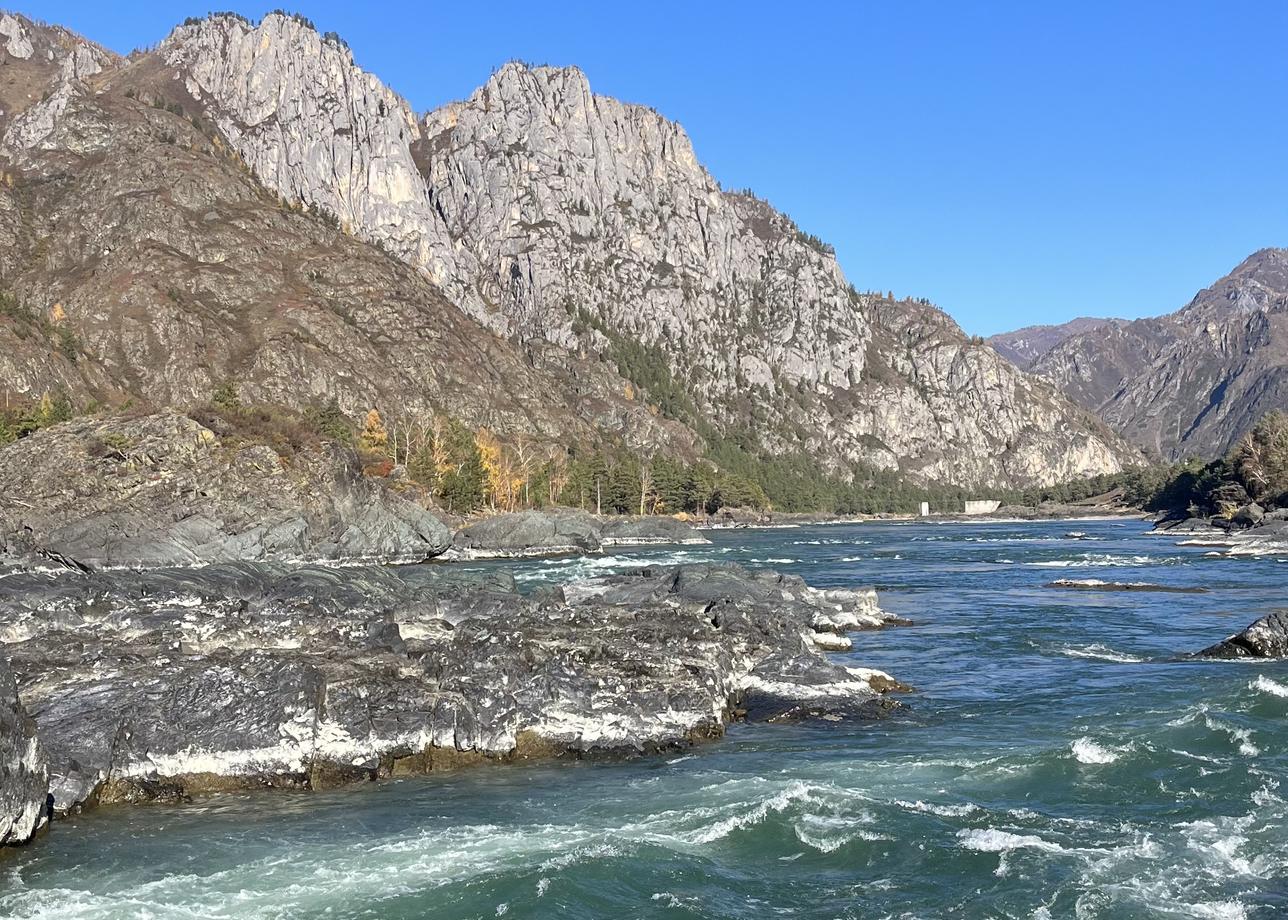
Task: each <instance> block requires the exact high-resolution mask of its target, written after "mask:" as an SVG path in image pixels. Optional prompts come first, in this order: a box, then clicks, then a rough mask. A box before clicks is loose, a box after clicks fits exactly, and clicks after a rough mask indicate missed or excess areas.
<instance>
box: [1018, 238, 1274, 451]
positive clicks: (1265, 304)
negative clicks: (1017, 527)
mask: <svg viewBox="0 0 1288 920" xmlns="http://www.w3.org/2000/svg"><path fill="white" fill-rule="evenodd" d="M1030 366H1031V368H1032V369H1033V371H1035V372H1036V373H1038V374H1040V375H1041V376H1043V377H1045V378H1047V379H1048V380H1050V381H1051V382H1052V383H1053V384H1055V386H1056V387H1057V388H1059V389H1060V390H1061V392H1063V393H1065V394H1067V395H1068V396H1070V397H1071V398H1073V399H1074V400H1076V401H1078V402H1079V403H1081V404H1082V405H1084V406H1086V407H1087V408H1089V409H1091V410H1093V411H1095V412H1096V413H1098V414H1099V415H1100V416H1101V417H1102V418H1103V419H1104V420H1105V421H1106V422H1108V423H1109V425H1110V426H1111V427H1113V428H1114V429H1116V430H1117V431H1118V432H1119V433H1121V434H1122V435H1124V436H1125V437H1126V438H1128V439H1129V440H1131V441H1132V442H1134V443H1136V444H1137V445H1139V446H1140V447H1142V448H1144V449H1145V450H1147V451H1149V452H1151V453H1154V454H1158V455H1161V456H1162V457H1164V458H1166V459H1170V460H1177V459H1182V458H1184V457H1187V456H1198V457H1202V458H1205V459H1212V458H1215V457H1219V456H1221V455H1223V454H1224V453H1225V452H1226V451H1228V450H1229V449H1230V448H1231V447H1232V446H1233V445H1234V444H1235V442H1237V441H1238V439H1239V438H1240V437H1241V436H1242V435H1243V434H1244V433H1245V432H1247V431H1248V430H1250V429H1251V428H1252V426H1253V425H1254V424H1256V422H1257V420H1258V419H1260V418H1261V417H1262V416H1263V415H1264V414H1265V413H1266V412H1268V411H1270V410H1271V409H1276V408H1281V407H1282V406H1283V405H1284V404H1285V400H1288V249H1263V250H1261V251H1260V252H1256V253H1253V254H1252V255H1251V256H1249V257H1248V258H1247V259H1245V260H1244V261H1243V262H1242V263H1241V264H1240V265H1238V266H1237V267H1236V268H1235V269H1234V270H1233V271H1232V272H1230V274H1228V275H1226V276H1225V277H1224V278H1222V279H1221V280H1219V281H1217V282H1216V283H1215V284H1214V285H1212V286H1211V287H1209V288H1206V289H1204V290H1202V291H1200V292H1199V293H1198V294H1196V295H1195V297H1194V299H1193V300H1192V301H1191V302H1190V304H1189V305H1188V306H1186V307H1185V308H1184V309H1182V310H1179V311H1177V312H1176V313H1172V314H1169V315H1167V316H1162V317H1151V318H1148V319H1141V320H1135V321H1133V322H1127V321H1125V320H1110V321H1107V322H1106V323H1105V324H1103V325H1102V326H1100V327H1097V328H1096V329H1094V331H1090V332H1083V333H1081V334H1077V335H1073V336H1068V337H1065V338H1063V339H1062V340H1061V341H1060V342H1058V343H1057V344H1055V345H1054V347H1052V348H1050V349H1049V350H1048V351H1046V352H1045V353H1043V354H1041V355H1039V356H1038V357H1036V359H1034V360H1032V361H1031V363H1030Z"/></svg>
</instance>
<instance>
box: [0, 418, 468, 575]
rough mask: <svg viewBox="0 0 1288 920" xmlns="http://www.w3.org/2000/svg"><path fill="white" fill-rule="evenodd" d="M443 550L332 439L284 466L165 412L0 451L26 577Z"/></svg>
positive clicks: (1, 502) (443, 544)
mask: <svg viewBox="0 0 1288 920" xmlns="http://www.w3.org/2000/svg"><path fill="white" fill-rule="evenodd" d="M450 542H451V533H450V532H449V531H448V529H447V528H446V527H445V526H444V525H443V524H442V522H440V521H439V520H438V518H436V517H435V516H434V515H433V514H431V513H430V512H429V511H428V510H427V509H426V508H424V507H422V506H420V505H419V504H417V503H416V502H414V501H411V500H409V499H407V498H405V497H403V496H401V495H399V494H398V493H397V492H395V491H394V490H393V489H390V488H387V487H386V486H385V484H384V483H383V482H381V481H378V480H376V479H373V478H371V477H368V476H364V475H363V474H362V469H361V465H360V464H359V462H358V457H357V455H356V454H355V453H354V452H353V451H352V450H351V449H349V448H347V447H344V446H342V445H340V444H338V443H336V442H335V441H331V440H326V439H318V440H316V441H314V442H312V443H308V444H303V445H300V446H299V447H298V449H295V450H294V451H293V452H292V453H291V455H290V456H283V455H282V454H281V453H279V452H277V451H276V450H274V449H273V448H272V447H269V446H267V445H265V444H263V443H254V442H251V441H247V440H245V439H243V438H241V437H239V436H238V435H237V433H236V432H225V433H220V432H217V431H215V430H214V429H212V428H210V427H207V426H205V425H203V424H201V423H199V422H197V421H195V420H194V419H192V418H190V417H188V416H186V415H183V414H181V413H178V412H174V411H170V410H164V411H161V412H157V413H154V414H150V415H140V416H123V415H105V416H87V417H85V418H81V419H75V420H73V421H69V422H64V423H63V424H60V425H55V426H54V427H52V428H48V429H45V430H43V431H38V432H36V433H34V434H32V435H31V436H29V437H25V438H22V439H20V440H18V441H16V442H15V443H13V444H10V445H9V446H7V447H5V448H4V449H3V450H0V560H3V559H5V558H6V557H8V559H9V560H10V561H11V562H14V563H19V564H25V565H28V566H32V565H49V564H56V565H62V566H66V567H70V568H77V569H82V570H90V569H106V568H119V567H141V566H175V565H193V564H204V563H216V562H234V561H243V560H250V561H261V562H263V561H287V560H290V561H310V560H311V561H345V562H352V561H362V560H370V561H379V562H418V561H421V560H424V559H427V558H429V557H432V556H436V555H438V554H439V553H441V552H443V550H445V549H446V548H447V546H448V545H449V543H450Z"/></svg>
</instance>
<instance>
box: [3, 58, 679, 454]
mask: <svg viewBox="0 0 1288 920" xmlns="http://www.w3.org/2000/svg"><path fill="white" fill-rule="evenodd" d="M59 87H60V88H59V89H58V90H57V91H56V92H54V93H53V94H52V95H49V96H48V97H47V98H46V99H45V100H44V101H43V102H37V103H35V104H34V105H32V106H30V107H29V108H28V109H26V110H25V111H23V112H22V113H20V114H19V115H17V116H16V117H15V118H14V119H13V120H12V122H11V124H10V125H9V127H8V130H7V131H6V132H5V134H4V135H3V138H2V139H0V156H3V160H4V162H3V166H4V168H5V174H6V175H7V176H8V177H9V180H10V181H7V182H3V181H0V289H2V291H0V293H3V295H5V296H4V298H3V303H0V390H3V391H4V393H5V394H6V398H14V397H24V396H27V397H30V396H37V397H38V396H39V395H40V394H41V393H42V392H44V391H47V390H50V389H53V388H61V389H63V390H65V391H66V392H67V393H68V394H69V395H70V396H71V397H72V398H73V399H74V400H75V401H76V402H77V403H79V404H85V403H87V402H90V401H92V400H98V401H100V402H106V401H111V402H120V401H122V400H125V399H128V398H131V397H132V398H135V399H136V400H142V401H144V402H146V403H150V404H152V405H156V406H167V405H168V406H177V407H181V408H182V407H190V406H192V405H195V404H198V403H201V402H204V401H206V400H207V399H209V398H210V395H211V393H213V392H214V390H215V389H216V388H217V387H218V386H219V385H220V384H221V383H223V382H227V381H231V382H234V383H235V384H236V385H237V388H238V390H239V392H240V394H241V397H242V399H243V400H246V401H248V402H267V403H279V404H284V405H288V406H294V407H297V408H303V407H307V406H309V405H316V404H319V403H324V402H326V401H328V400H330V399H336V400H337V401H338V402H339V404H340V406H341V408H343V409H344V410H345V411H346V412H348V413H349V414H350V415H351V416H358V415H359V414H360V413H365V412H366V411H367V409H368V408H370V407H371V406H380V407H381V408H382V410H385V411H386V413H387V414H388V415H389V416H391V417H392V419H395V420H397V419H403V420H406V419H408V418H409V417H412V416H416V415H419V414H422V413H425V412H428V411H430V410H431V409H438V410H444V411H446V412H448V413H450V414H451V415H453V416H455V417H457V418H459V419H461V420H462V421H464V422H465V423H466V424H468V425H471V426H474V425H483V424H486V425H491V426H493V427H495V428H497V429H498V430H500V431H503V432H505V433H507V434H508V435H511V436H514V435H519V434H526V435H528V436H531V437H535V438H539V439H542V440H547V441H555V440H558V441H561V442H563V443H566V444H569V445H591V444H597V443H600V442H604V441H609V442H612V441H618V442H620V441H622V440H623V439H624V440H625V441H626V442H627V443H628V445H629V446H631V447H633V448H638V449H648V450H657V451H664V452H667V453H671V454H675V455H678V456H692V455H693V453H694V451H695V447H694V443H695V439H694V435H693V434H692V432H690V431H688V430H687V429H685V428H684V427H683V426H682V425H679V424H677V423H673V422H668V421H667V420H665V419H659V418H657V417H656V416H655V415H653V414H652V413H651V412H649V411H648V408H647V407H646V406H645V405H643V404H642V403H641V402H640V401H639V400H637V399H633V398H629V397H628V395H627V390H628V387H627V385H626V383H625V381H623V380H622V379H621V378H620V377H619V376H618V375H617V374H616V373H614V372H613V371H612V369H611V368H609V367H607V366H605V365H603V364H602V363H599V362H596V361H593V360H588V359H584V358H580V357H578V356H576V355H573V354H570V353H569V352H567V351H565V350H563V349H558V348H556V347H554V346H542V347H534V348H529V349H526V350H524V349H521V348H520V347H518V346H517V345H516V344H515V343H513V342H511V341H509V340H506V339H503V338H500V337H498V336H496V335H494V334H492V333H490V332H488V331H487V330H485V329H484V328H482V327H481V326H480V325H479V324H478V323H476V322H475V321H473V320H472V319H470V318H469V317H468V316H466V315H465V314H464V313H462V312H461V311H460V310H458V309H457V308H456V307H455V306H454V305H453V304H451V303H450V302H449V301H448V300H447V299H446V298H445V297H444V296H443V293H442V291H441V290H440V289H439V288H438V287H437V286H435V285H434V284H432V283H431V282H430V281H429V280H427V279H426V278H425V277H424V276H423V275H422V274H421V273H419V272H417V271H416V270H415V269H413V268H411V267H410V266H408V265H406V264H405V263H403V262H402V261H400V260H398V259H395V258H393V257H391V256H389V255H387V254H386V253H383V252H381V251H380V250H379V249H377V248H375V247H374V246H372V245H369V244H367V243H364V242H362V241H361V240H359V239H356V238H354V237H353V236H351V235H349V234H347V233H345V232H344V228H343V227H339V226H336V225H335V221H334V220H331V219H329V218H323V217H322V216H320V215H318V214H310V213H304V212H302V211H301V210H300V209H299V208H298V207H295V206H292V205H290V204H289V203H284V202H282V201H280V200H279V198H278V196H277V195H276V194H273V193H271V192H269V191H268V190H267V189H266V188H265V187H264V186H263V185H262V184H261V183H260V182H258V181H257V180H256V179H255V178H254V177H253V176H252V175H251V174H250V171H249V169H248V165H247V163H246V162H245V161H243V160H242V159H241V157H240V156H239V154H238V153H237V152H236V151H235V150H233V149H231V147H230V142H229V140H228V139H227V138H226V137H225V136H224V134H223V133H222V131H221V130H219V129H217V128H216V127H215V126H214V125H213V124H211V121H210V120H209V119H208V118H207V117H206V115H205V112H204V111H203V110H202V109H201V108H200V107H199V106H197V105H196V104H195V103H194V102H193V100H192V99H191V98H189V97H188V96H187V95H186V90H185V86H184V84H183V83H182V82H176V81H175V80H174V79H173V72H171V71H169V70H168V69H167V68H165V67H164V66H162V65H161V62H160V61H159V60H158V59H157V58H156V57H155V56H153V55H145V56H143V57H142V58H139V59H137V60H135V61H133V62H130V63H128V64H127V63H125V62H118V65H117V66H116V67H115V68H113V69H109V70H105V71H103V72H102V73H99V74H96V75H91V76H90V77H89V78H87V79H84V80H81V79H71V80H67V81H64V82H62V83H60V84H59Z"/></svg>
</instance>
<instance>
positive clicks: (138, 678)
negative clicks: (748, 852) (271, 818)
mask: <svg viewBox="0 0 1288 920" xmlns="http://www.w3.org/2000/svg"><path fill="white" fill-rule="evenodd" d="M889 621H890V618H889V617H887V615H886V614H884V613H883V612H882V611H881V610H880V609H879V607H878V606H877V603H876V595H875V592H873V591H871V590H828V591H822V590H816V589H813V588H811V587H809V586H807V585H806V584H805V583H804V582H803V581H802V580H800V579H799V578H795V577H789V576H781V575H778V574H775V573H772V572H751V571H748V570H745V569H742V568H740V567H737V566H717V565H703V566H688V567H680V568H665V569H662V568H654V569H645V570H642V571H640V572H638V573H636V574H631V575H622V576H615V577H612V578H608V579H603V580H599V581H595V582H587V583H580V584H578V585H575V586H570V587H569V588H568V589H567V590H566V591H565V590H564V589H562V588H548V589H544V590H542V591H539V592H537V593H534V594H532V595H526V596H525V595H522V594H520V593H518V592H517V591H515V589H514V586H513V582H512V580H511V579H510V578H509V577H508V576H505V575H477V574H476V575H470V574H468V573H462V572H458V571H455V570H453V569H452V568H451V567H447V566H405V567H374V566H353V567H345V568H325V567H320V566H302V567H301V566H296V567H291V566H285V565H274V564H250V563H241V564H230V565H212V566H207V567H204V568H200V569H160V570H154V571H148V572H130V571H115V572H98V573H93V574H78V573H72V572H63V573H29V572H23V573H14V574H9V575H7V576H5V577H0V642H3V649H2V650H0V655H2V656H3V657H5V658H7V659H8V660H9V661H10V662H11V664H12V668H13V671H14V674H15V675H16V677H17V681H18V684H19V687H20V689H21V692H22V697H23V700H24V702H25V704H26V706H27V707H28V711H29V712H30V714H31V716H32V717H33V718H34V720H35V723H36V725H37V727H38V732H39V738H40V741H41V744H42V746H43V748H44V749H45V750H46V751H47V753H48V757H49V761H50V772H51V777H50V788H51V791H52V792H53V794H54V797H55V807H56V808H57V809H58V810H59V811H67V810H70V809H75V808H77V807H79V806H81V805H84V804H87V803H94V802H119V801H126V802H130V801H143V800H155V799H163V800H165V799H177V798H183V797H186V796H189V795H193V794H197V793H201V792H206V791H213V790H222V789H232V788H245V787H253V786H274V785H292V786H307V787H312V788H320V787H326V786H332V785H337V784H340V783H345V782H351V781H354V780H361V779H370V778H376V777H380V776H388V775H394V774H399V773H408V772H421V771H426V770H438V769H444V768H450V767H454V766H460V765H463V764H471V763H478V762H485V761H489V760H506V759H515V758H523V757H529V756H553V755H559V754H576V755H585V754H625V753H634V752H640V751H648V750H655V749H659V748H665V747H672V746H677V745H684V744H688V743H691V742H692V741H694V740H697V739H700V738H704V737H709V736H713V735H717V734H719V733H720V732H721V731H722V729H723V726H724V724H725V723H726V722H727V721H729V720H730V719H731V718H734V717H736V716H737V714H738V712H739V710H740V708H741V709H748V710H750V711H752V712H755V713H758V714H760V715H761V716H762V717H769V716H770V715H778V716H782V715H784V714H786V713H790V712H794V711H795V710H797V709H798V708H799V707H798V704H799V703H800V702H801V701H808V703H809V706H808V709H809V711H810V712H815V713H823V712H826V713H829V714H838V713H840V714H842V715H843V717H856V716H861V717H868V716H871V715H874V714H880V713H881V712H883V711H885V710H886V709H888V708H890V704H888V703H887V702H885V701H882V699H881V691H884V690H888V689H897V688H898V687H897V685H896V684H895V682H894V681H893V680H891V679H890V678H889V677H888V676H886V675H882V674H880V673H879V672H872V671H866V670H861V669H857V668H846V667H842V666H840V665H838V664H835V663H832V662H830V661H828V660H827V659H826V658H825V657H824V655H823V654H822V652H821V648H823V647H827V648H833V647H836V645H835V643H833V642H829V641H828V640H829V639H833V638H844V636H843V634H844V633H845V632H847V631H849V630H852V629H858V628H872V627H877V626H881V625H884V624H885V623H887V622H889ZM847 641H848V640H847Z"/></svg>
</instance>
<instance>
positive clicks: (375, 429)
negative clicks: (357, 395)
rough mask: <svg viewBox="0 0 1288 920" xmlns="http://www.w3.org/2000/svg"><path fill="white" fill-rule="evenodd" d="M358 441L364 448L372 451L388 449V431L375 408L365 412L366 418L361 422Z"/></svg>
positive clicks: (377, 451) (383, 451) (381, 452)
mask: <svg viewBox="0 0 1288 920" xmlns="http://www.w3.org/2000/svg"><path fill="white" fill-rule="evenodd" d="M359 443H360V444H361V445H362V447H363V448H364V449H365V450H369V451H371V452H372V453H378V454H383V453H385V452H386V451H388V449H389V432H388V431H386V430H385V422H384V419H382V418H381V417H380V412H379V411H377V410H376V409H372V410H371V411H370V412H368V413H367V420H366V422H364V423H363V426H362V434H361V435H360V436H359Z"/></svg>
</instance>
